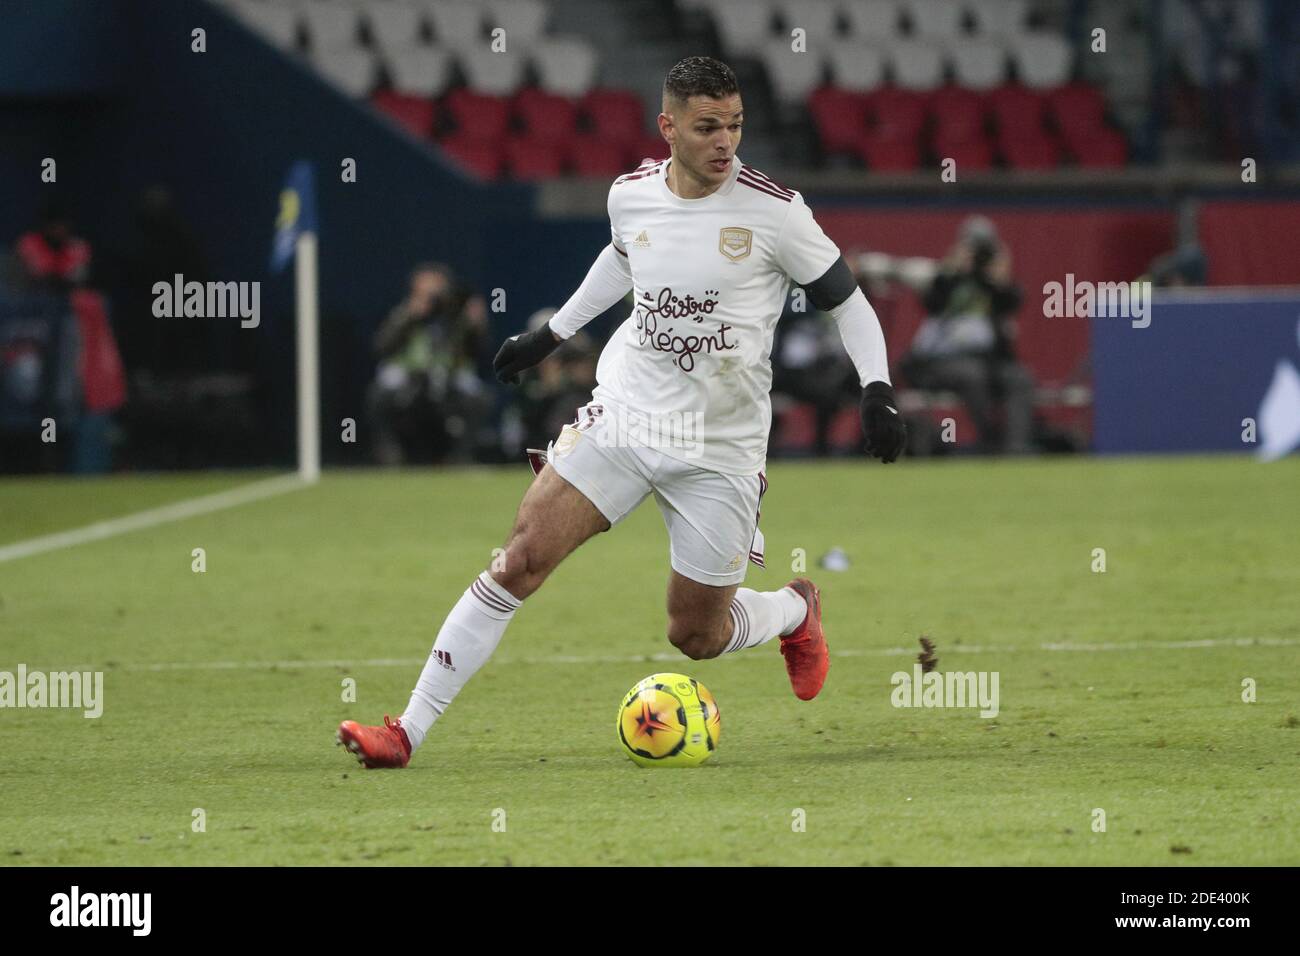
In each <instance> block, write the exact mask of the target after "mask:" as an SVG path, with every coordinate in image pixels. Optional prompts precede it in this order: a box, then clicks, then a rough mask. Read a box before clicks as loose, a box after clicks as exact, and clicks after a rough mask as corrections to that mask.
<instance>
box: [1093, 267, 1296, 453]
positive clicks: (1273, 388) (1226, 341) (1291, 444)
mask: <svg viewBox="0 0 1300 956" xmlns="http://www.w3.org/2000/svg"><path fill="white" fill-rule="evenodd" d="M1090 323H1091V334H1092V356H1093V375H1094V379H1093V390H1094V403H1095V404H1094V419H1093V447H1094V448H1095V450H1097V451H1099V452H1108V453H1131V452H1194V451H1237V452H1250V453H1253V454H1257V455H1259V456H1260V457H1262V458H1266V459H1270V458H1277V457H1280V456H1282V455H1285V454H1288V453H1290V452H1291V451H1293V450H1295V449H1296V448H1297V447H1300V289H1185V290H1157V291H1156V293H1155V301H1154V305H1153V306H1152V309H1151V313H1150V323H1149V325H1147V326H1146V327H1141V326H1140V323H1134V322H1133V321H1131V320H1130V319H1127V318H1124V317H1122V316H1118V315H1116V316H1094V317H1093V318H1092V319H1090Z"/></svg>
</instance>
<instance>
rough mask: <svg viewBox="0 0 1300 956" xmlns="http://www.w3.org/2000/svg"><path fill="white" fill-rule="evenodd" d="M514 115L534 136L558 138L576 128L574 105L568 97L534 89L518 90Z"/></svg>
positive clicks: (543, 138)
mask: <svg viewBox="0 0 1300 956" xmlns="http://www.w3.org/2000/svg"><path fill="white" fill-rule="evenodd" d="M515 115H516V116H517V117H519V119H520V120H521V121H522V122H523V125H524V130H525V131H526V132H527V134H528V135H529V136H531V137H533V138H534V139H540V140H547V141H549V142H562V141H567V140H569V139H572V138H573V136H574V134H575V133H576V132H577V130H578V106H577V104H576V103H575V102H574V101H573V100H570V99H567V98H566V97H563V96H558V95H556V94H555V93H547V92H544V91H543V90H538V89H526V90H521V91H520V92H519V93H518V94H517V95H516V96H515Z"/></svg>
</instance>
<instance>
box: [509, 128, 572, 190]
mask: <svg viewBox="0 0 1300 956" xmlns="http://www.w3.org/2000/svg"><path fill="white" fill-rule="evenodd" d="M506 159H507V161H508V162H509V164H510V173H511V175H512V176H513V177H514V178H515V179H521V180H530V181H531V180H537V179H555V178H556V177H558V176H560V175H562V174H563V173H564V153H563V151H562V148H561V147H560V146H559V145H558V144H556V143H554V142H552V141H551V140H547V139H538V138H537V137H534V136H513V137H511V138H510V139H509V140H507V141H506Z"/></svg>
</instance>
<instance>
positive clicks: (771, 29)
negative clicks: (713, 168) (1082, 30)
mask: <svg viewBox="0 0 1300 956" xmlns="http://www.w3.org/2000/svg"><path fill="white" fill-rule="evenodd" d="M692 3H693V5H695V6H697V7H700V8H702V9H703V10H704V11H706V12H707V14H708V15H710V16H711V17H712V20H713V23H714V26H715V28H716V30H717V33H718V39H719V43H720V44H721V46H722V48H723V51H724V55H726V56H728V57H730V58H733V59H734V58H738V57H745V56H747V57H753V58H756V59H758V60H759V61H761V62H762V64H763V66H764V68H765V71H766V74H767V76H768V77H769V80H770V82H771V85H772V89H773V92H774V95H775V96H776V98H777V100H778V102H781V103H784V104H786V105H788V106H798V105H802V104H806V106H807V109H808V112H809V114H810V115H811V117H812V121H813V125H814V128H815V130H816V133H817V138H818V141H819V144H820V147H821V150H822V153H823V155H824V156H825V157H827V158H832V159H834V158H836V157H847V158H850V159H853V160H859V161H861V162H862V163H863V164H865V165H866V166H867V167H868V168H870V169H873V170H878V171H891V172H893V171H906V170H912V169H915V168H917V167H918V166H921V165H932V164H934V163H937V162H938V161H940V160H942V159H945V158H951V159H954V160H956V162H957V165H958V167H960V168H962V169H964V170H979V169H987V168H989V167H991V166H992V165H994V163H997V162H1000V163H1002V164H1004V165H1005V166H1008V167H1011V168H1016V169H1047V168H1052V167H1055V166H1057V165H1059V164H1061V163H1062V162H1065V161H1074V162H1077V163H1078V164H1080V165H1083V166H1120V165H1123V164H1124V163H1125V161H1126V160H1127V153H1128V149H1127V144H1126V142H1125V139H1124V137H1123V136H1122V135H1121V134H1120V133H1119V132H1118V131H1116V130H1114V129H1112V128H1110V127H1109V126H1108V125H1107V123H1106V122H1105V119H1104V114H1105V112H1106V104H1105V102H1104V100H1103V97H1102V95H1101V94H1100V93H1099V92H1098V91H1097V90H1096V89H1095V88H1094V87H1093V86H1092V85H1090V84H1088V83H1085V82H1082V81H1079V80H1077V79H1076V76H1075V74H1076V70H1075V50H1074V49H1073V47H1072V46H1071V45H1070V44H1069V43H1068V42H1067V41H1066V39H1065V38H1064V37H1063V35H1062V34H1061V32H1060V31H1059V30H1055V29H1041V28H1035V27H1034V26H1033V18H1032V17H1031V12H1032V10H1033V7H1031V4H1030V3H1029V0H759V2H756V3H755V2H750V0H692ZM795 28H802V29H804V30H805V31H806V49H804V50H794V49H792V44H791V30H793V29H795Z"/></svg>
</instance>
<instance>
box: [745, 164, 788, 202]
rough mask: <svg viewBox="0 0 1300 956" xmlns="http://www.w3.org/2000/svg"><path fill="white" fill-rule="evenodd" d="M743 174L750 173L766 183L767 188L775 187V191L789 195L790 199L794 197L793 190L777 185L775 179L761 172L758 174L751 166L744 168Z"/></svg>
mask: <svg viewBox="0 0 1300 956" xmlns="http://www.w3.org/2000/svg"><path fill="white" fill-rule="evenodd" d="M745 172H749V173H752V174H753V175H755V176H757V177H758V178H759V179H761V180H762V181H763V182H765V183H767V184H768V185H769V186H775V187H776V188H777V189H779V190H781V192H784V193H789V194H790V196H791V197H793V196H794V190H793V189H791V188H790V187H789V186H783V185H781V184H780V183H778V182H777V181H776V180H775V179H773V178H772V177H771V176H769V175H767V174H766V173H761V172H759V171H758V170H757V169H755V168H754V167H753V166H746V167H745Z"/></svg>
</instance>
